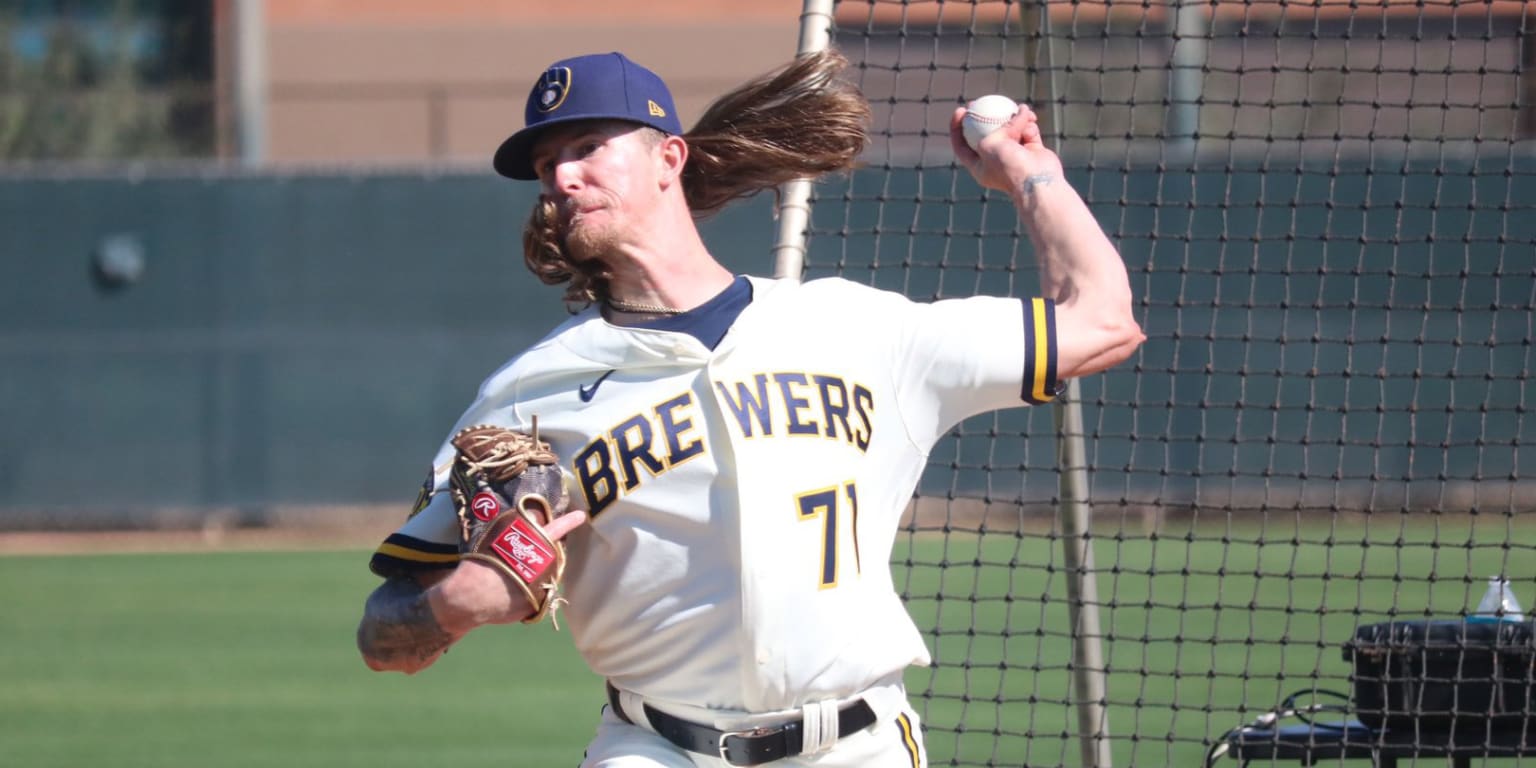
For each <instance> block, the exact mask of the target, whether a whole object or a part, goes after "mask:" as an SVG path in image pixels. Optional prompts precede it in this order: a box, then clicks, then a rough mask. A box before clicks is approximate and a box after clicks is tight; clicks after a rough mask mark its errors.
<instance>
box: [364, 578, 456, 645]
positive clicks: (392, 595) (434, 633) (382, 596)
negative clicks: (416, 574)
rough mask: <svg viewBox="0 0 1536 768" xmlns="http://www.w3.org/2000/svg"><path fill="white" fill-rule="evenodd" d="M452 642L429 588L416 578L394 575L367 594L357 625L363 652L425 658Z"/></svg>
mask: <svg viewBox="0 0 1536 768" xmlns="http://www.w3.org/2000/svg"><path fill="white" fill-rule="evenodd" d="M452 644H453V636H452V635H450V634H448V633H447V632H446V631H444V630H443V628H442V626H441V625H439V624H438V623H437V617H436V616H433V615H432V607H431V606H430V605H428V604H427V599H426V589H425V588H424V587H422V586H421V585H420V584H419V583H417V582H416V580H415V579H411V578H400V577H396V578H391V579H388V580H386V581H385V582H384V583H383V584H382V585H380V586H379V588H378V589H376V590H374V592H373V594H372V595H369V596H368V603H367V606H366V607H365V608H364V618H363V622H362V624H361V625H359V626H358V628H357V645H358V648H359V649H360V650H361V651H362V652H363V653H364V655H366V656H368V657H370V658H373V659H377V660H379V661H383V662H391V661H397V660H400V659H414V660H416V661H426V660H427V659H430V658H432V657H433V656H435V655H437V654H438V653H439V652H441V651H442V650H443V649H444V648H447V647H448V646H449V645H452Z"/></svg>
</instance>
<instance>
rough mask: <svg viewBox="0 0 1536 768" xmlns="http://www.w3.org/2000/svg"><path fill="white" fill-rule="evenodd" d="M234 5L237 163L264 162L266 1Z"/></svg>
mask: <svg viewBox="0 0 1536 768" xmlns="http://www.w3.org/2000/svg"><path fill="white" fill-rule="evenodd" d="M234 1H235V125H236V134H237V136H238V144H239V151H240V162H242V163H244V164H245V165H248V166H254V165H260V164H261V163H262V162H265V161H266V159H267V18H266V12H267V9H266V5H267V4H266V2H265V0H234Z"/></svg>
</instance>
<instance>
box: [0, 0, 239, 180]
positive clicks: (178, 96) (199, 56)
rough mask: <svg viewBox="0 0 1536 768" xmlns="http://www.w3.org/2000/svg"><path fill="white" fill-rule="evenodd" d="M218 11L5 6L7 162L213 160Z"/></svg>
mask: <svg viewBox="0 0 1536 768" xmlns="http://www.w3.org/2000/svg"><path fill="white" fill-rule="evenodd" d="M211 9H212V3H211V2H209V0H21V2H18V3H5V4H4V5H3V6H0V160H11V161H17V160H134V159H171V158H185V157H207V156H211V155H213V154H214V146H215V140H214V138H215V137H214V118H213V112H214V109H213V102H214V100H213V65H212V62H213V55H212V45H213V42H212V40H213V34H212V10H211Z"/></svg>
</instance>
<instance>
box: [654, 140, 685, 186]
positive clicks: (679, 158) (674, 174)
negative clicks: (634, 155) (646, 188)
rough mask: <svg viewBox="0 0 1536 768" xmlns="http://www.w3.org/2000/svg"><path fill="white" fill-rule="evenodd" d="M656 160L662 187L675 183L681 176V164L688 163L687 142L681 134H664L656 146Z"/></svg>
mask: <svg viewBox="0 0 1536 768" xmlns="http://www.w3.org/2000/svg"><path fill="white" fill-rule="evenodd" d="M656 161H657V165H658V166H659V169H660V177H661V185H662V187H663V188H666V187H670V186H671V185H673V184H676V183H677V181H678V180H679V179H680V178H682V176H683V166H685V165H687V164H688V142H686V141H683V139H682V137H681V136H672V135H668V136H664V137H662V139H661V144H660V145H659V146H657V148H656Z"/></svg>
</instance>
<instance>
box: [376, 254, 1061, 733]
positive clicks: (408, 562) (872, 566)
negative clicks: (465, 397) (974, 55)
mask: <svg viewBox="0 0 1536 768" xmlns="http://www.w3.org/2000/svg"><path fill="white" fill-rule="evenodd" d="M752 292H753V299H752V302H751V303H750V304H749V305H748V306H747V307H746V308H745V309H744V310H743V311H742V312H741V314H740V315H739V316H738V317H737V318H736V320H735V322H734V323H733V324H732V325H731V327H730V330H729V331H728V332H727V333H726V335H725V337H724V338H723V339H722V340H721V342H720V343H719V344H718V345H717V346H716V347H715V348H714V349H709V348H707V347H706V346H705V345H704V344H703V343H701V342H700V341H699V340H698V339H697V338H695V337H693V336H691V335H689V334H686V333H675V332H667V331H659V330H648V329H643V328H630V327H622V326H616V325H612V324H610V323H608V322H606V321H605V320H604V319H603V318H602V317H601V315H600V314H599V313H598V312H597V311H596V310H595V309H589V310H587V311H585V312H583V313H582V314H580V315H578V316H576V317H574V318H572V319H571V320H570V321H568V322H566V323H565V324H563V325H562V326H560V327H559V328H557V329H556V330H555V331H554V332H552V333H551V334H550V335H549V336H547V337H546V338H544V339H543V340H542V341H540V342H539V343H538V344H536V345H534V346H533V347H532V348H530V349H529V350H527V351H526V352H524V353H523V354H521V355H519V356H518V357H516V358H514V359H513V360H512V361H511V362H509V363H508V364H507V365H505V366H504V367H502V368H501V369H500V370H498V371H497V372H496V373H494V374H493V375H492V376H491V377H490V378H489V379H487V380H486V381H485V383H484V384H483V386H482V387H481V390H480V393H479V397H478V399H477V400H476V402H475V403H474V404H473V405H472V406H471V407H470V408H469V410H468V411H467V412H466V413H465V414H464V416H463V417H462V419H461V420H460V423H459V425H458V426H456V427H455V431H456V430H457V429H458V428H459V427H463V426H468V425H471V424H479V423H491V424H501V425H505V426H509V427H513V428H517V429H524V430H526V429H528V428H529V427H530V425H531V422H532V419H533V417H534V416H537V417H538V425H539V434H540V437H542V438H543V439H546V440H548V441H549V442H550V444H551V445H552V446H553V447H554V449H555V450H556V451H557V452H558V453H559V455H560V456H561V457H562V459H564V460H565V462H566V469H567V470H568V471H569V472H570V474H571V476H572V478H573V480H574V482H573V485H574V487H575V488H576V489H578V490H577V493H576V496H575V499H574V502H573V503H574V504H576V505H584V506H585V507H586V508H587V509H589V510H590V512H591V517H592V519H591V523H590V525H586V526H583V527H582V528H580V529H578V530H577V531H575V532H573V533H572V534H571V535H569V536H567V537H566V539H565V543H566V546H567V552H568V555H569V566H568V570H567V572H566V581H565V590H564V594H565V596H566V598H567V599H568V600H569V604H568V605H566V606H565V607H564V609H563V610H562V613H561V616H562V619H563V622H564V624H565V625H566V626H568V627H569V629H570V632H571V636H572V638H573V639H574V642H575V644H576V647H577V648H578V650H579V651H580V653H581V654H582V656H583V657H584V658H585V660H586V661H587V663H588V664H589V665H590V666H591V668H592V670H593V671H594V672H595V673H596V674H598V675H601V676H603V677H606V678H609V679H610V680H612V681H613V683H614V684H615V685H617V686H619V687H620V688H622V689H625V690H628V691H633V692H635V693H638V694H641V695H643V696H645V697H647V698H653V699H662V700H668V701H674V702H680V703H685V704H689V705H693V706H699V707H708V708H718V709H732V710H742V711H747V712H765V711H773V710H782V709H788V708H792V707H798V706H800V705H801V704H803V703H805V702H809V701H815V700H820V699H825V698H831V697H843V696H849V695H852V694H856V693H858V692H860V691H862V690H864V689H865V688H866V687H867V686H869V685H870V684H872V683H873V682H875V681H877V680H880V679H882V678H886V677H887V676H888V675H890V674H891V673H893V672H897V671H899V670H901V669H903V668H905V667H906V666H908V665H912V664H919V665H926V664H927V663H928V661H929V655H928V651H927V648H926V646H925V645H924V643H923V641H922V637H921V635H920V634H919V632H918V631H917V629H916V627H915V626H914V625H913V623H912V621H911V619H910V618H909V617H908V615H907V612H906V610H905V608H904V606H903V605H902V603H901V600H900V597H899V596H898V594H897V592H896V590H895V589H894V586H893V583H892V578H891V573H890V564H889V560H890V555H891V548H892V545H893V543H894V540H895V536H896V530H897V527H898V520H899V518H900V516H901V514H902V512H903V511H904V509H905V508H906V506H907V504H908V502H909V501H910V500H911V498H912V492H913V489H914V487H915V486H916V483H917V481H918V476H919V474H920V473H921V471H922V469H923V466H924V463H925V459H926V457H927V454H928V451H929V450H930V449H931V448H932V446H933V445H934V443H935V442H936V441H937V440H938V439H939V438H940V437H941V436H942V435H943V434H944V433H945V432H946V431H947V430H948V429H949V428H950V427H952V426H953V425H954V424H956V423H957V422H959V421H960V420H961V419H963V418H965V417H967V416H971V415H973V414H977V413H981V412H984V411H989V410H996V409H999V408H1004V407H1010V406H1017V405H1021V404H1026V403H1032V402H1043V401H1045V400H1047V399H1049V398H1050V397H1051V396H1052V395H1053V394H1054V391H1055V387H1056V380H1055V378H1056V376H1055V333H1054V327H1053V323H1054V318H1053V310H1054V308H1053V307H1052V305H1051V303H1050V302H1049V301H1047V300H1043V299H1034V300H1033V301H1020V300H1018V299H1005V298H994V297H974V298H967V299H956V300H946V301H939V302H934V303H917V302H913V301H910V300H908V299H906V298H905V297H903V296H900V295H898V294H894V293H890V292H885V291H879V290H875V289H872V288H869V287H867V286H862V285H858V284H855V283H852V282H848V281H846V280H842V279H835V278H833V279H823V280H815V281H811V282H809V283H806V284H803V285H802V284H799V283H796V282H793V281H773V280H764V279H757V278H753V279H752ZM450 434H451V433H450ZM452 458H453V450H452V447H451V446H450V445H448V444H447V442H446V441H445V443H444V445H443V447H442V448H441V449H440V450H439V451H438V453H437V456H436V467H437V471H436V474H435V477H434V478H432V479H431V480H430V481H429V485H430V486H431V487H430V488H429V489H428V492H427V493H426V494H425V495H424V498H423V501H424V502H425V506H424V507H422V508H421V510H420V512H419V513H417V514H416V515H414V516H412V517H411V518H410V519H409V520H408V521H407V522H406V523H405V525H404V526H403V527H401V528H400V529H399V531H398V532H397V533H396V534H395V535H392V536H391V537H390V538H389V539H388V540H387V541H386V542H385V543H384V545H383V546H381V547H380V549H379V551H378V553H377V554H376V555H375V561H374V565H375V569H376V570H381V571H385V570H389V569H391V568H399V567H411V566H432V565H437V566H439V567H441V566H443V565H451V564H452V563H453V562H454V561H455V560H456V557H455V554H454V552H455V548H454V543H455V542H456V540H457V534H456V530H457V529H456V518H455V515H454V511H453V508H452V502H451V500H450V494H448V493H445V492H442V491H443V490H444V489H445V488H446V487H447V470H448V467H449V465H450V463H451V461H452Z"/></svg>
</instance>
